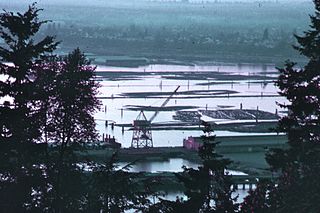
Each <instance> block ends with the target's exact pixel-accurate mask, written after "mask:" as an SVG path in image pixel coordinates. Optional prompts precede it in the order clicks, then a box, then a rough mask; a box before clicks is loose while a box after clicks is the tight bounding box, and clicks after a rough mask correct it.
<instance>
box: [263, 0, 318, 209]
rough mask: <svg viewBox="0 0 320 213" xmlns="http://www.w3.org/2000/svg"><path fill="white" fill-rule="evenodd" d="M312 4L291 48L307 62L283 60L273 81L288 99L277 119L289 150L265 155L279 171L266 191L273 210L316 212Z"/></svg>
mask: <svg viewBox="0 0 320 213" xmlns="http://www.w3.org/2000/svg"><path fill="white" fill-rule="evenodd" d="M314 4H315V9H316V12H315V15H313V16H310V18H311V25H310V27H311V29H310V30H308V31H306V32H305V33H304V35H303V36H296V38H297V41H298V43H299V45H298V46H296V47H295V49H297V50H298V51H299V52H300V54H301V55H303V56H305V57H307V58H308V59H309V61H308V63H307V64H306V65H305V66H304V67H303V68H301V69H300V68H295V65H296V64H295V63H293V62H290V61H287V62H286V64H285V67H284V68H281V69H279V71H280V76H279V79H278V81H277V83H276V84H277V85H278V87H279V89H280V91H281V92H280V94H281V95H282V96H284V97H286V98H287V99H288V100H289V102H290V103H289V104H281V105H280V106H282V107H284V108H287V109H288V111H289V112H288V115H287V116H285V117H284V118H282V119H281V120H280V122H279V130H280V131H283V132H286V133H287V135H288V144H289V149H288V150H273V151H272V152H271V153H269V154H268V155H267V161H268V163H269V164H270V165H271V167H272V168H273V169H274V170H280V171H281V177H280V183H279V186H278V187H277V188H276V189H275V190H273V191H272V193H270V197H271V198H272V199H273V201H274V202H272V203H271V204H270V208H271V209H272V211H273V212H320V203H319V200H320V193H319V191H320V187H319V184H318V178H317V177H318V176H319V174H320V86H319V85H320V42H319V37H320V1H319V0H314ZM275 198H276V199H275Z"/></svg>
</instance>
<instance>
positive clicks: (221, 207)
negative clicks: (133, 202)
mask: <svg viewBox="0 0 320 213" xmlns="http://www.w3.org/2000/svg"><path fill="white" fill-rule="evenodd" d="M203 124H204V130H203V131H204V133H205V135H203V136H201V140H202V141H203V145H202V146H201V148H200V149H199V156H200V158H201V159H202V165H201V166H199V167H198V169H193V168H186V167H184V171H183V173H182V174H177V178H178V179H179V180H180V181H181V182H182V183H183V184H184V186H185V189H186V190H185V192H184V194H185V195H186V196H187V200H186V201H183V200H180V199H177V201H176V202H172V201H166V200H161V202H160V203H158V204H157V205H156V206H154V207H153V208H154V209H152V211H151V212H155V209H156V210H158V211H159V212H190V213H191V212H192V213H193V212H215V213H234V212H237V209H238V204H235V201H236V199H237V197H232V192H233V190H232V189H231V185H232V181H231V175H228V174H226V173H225V171H226V168H227V166H228V165H229V164H230V163H231V161H230V160H228V159H225V158H222V156H221V155H219V154H217V153H216V151H215V148H216V145H217V142H215V141H214V140H215V136H214V135H212V128H211V126H210V124H208V123H206V122H204V123H203Z"/></svg>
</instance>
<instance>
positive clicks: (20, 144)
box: [0, 4, 58, 212]
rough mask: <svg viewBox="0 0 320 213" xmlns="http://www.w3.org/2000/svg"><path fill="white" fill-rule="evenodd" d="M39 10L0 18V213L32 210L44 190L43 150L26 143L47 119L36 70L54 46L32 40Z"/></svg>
mask: <svg viewBox="0 0 320 213" xmlns="http://www.w3.org/2000/svg"><path fill="white" fill-rule="evenodd" d="M39 11H40V10H39V9H37V8H36V5H35V4H33V5H31V6H29V8H28V10H27V11H26V12H25V13H12V12H6V11H4V12H3V13H1V14H0V37H1V39H3V41H4V44H3V45H2V46H1V47H0V61H1V62H0V75H2V80H0V98H5V99H7V101H6V102H4V103H0V156H1V159H0V161H1V164H0V176H1V181H0V200H1V202H0V212H24V211H26V210H30V211H32V209H33V206H35V205H37V197H38V192H39V191H46V189H47V188H48V186H47V185H46V181H45V179H44V175H43V169H42V168H40V166H39V164H38V163H39V159H40V158H43V156H44V155H45V151H46V146H42V145H36V144H35V143H30V142H34V141H35V140H38V139H39V138H40V137H41V131H40V127H41V126H42V125H43V124H44V123H45V114H46V113H45V108H43V94H44V92H43V91H42V90H41V88H39V87H38V85H37V81H38V75H37V74H38V73H37V69H36V67H37V66H38V65H39V64H40V63H41V62H42V61H43V60H45V59H46V58H48V57H49V56H48V54H50V53H51V52H52V51H53V50H54V49H55V48H56V46H57V44H58V43H57V42H54V38H53V37H48V36H47V37H44V38H43V39H40V38H38V39H35V36H36V35H37V34H38V32H39V29H40V27H41V26H42V25H43V24H44V23H46V21H39V20H38V13H39ZM35 40H37V41H38V42H35Z"/></svg>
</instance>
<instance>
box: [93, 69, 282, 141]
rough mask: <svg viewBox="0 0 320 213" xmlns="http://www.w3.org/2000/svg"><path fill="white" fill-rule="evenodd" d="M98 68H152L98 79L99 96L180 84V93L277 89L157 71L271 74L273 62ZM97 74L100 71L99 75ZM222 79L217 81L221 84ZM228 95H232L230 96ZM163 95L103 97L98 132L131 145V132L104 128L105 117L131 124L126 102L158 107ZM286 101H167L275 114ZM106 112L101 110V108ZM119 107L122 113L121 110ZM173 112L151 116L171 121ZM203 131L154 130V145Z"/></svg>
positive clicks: (273, 91) (271, 91)
mask: <svg viewBox="0 0 320 213" xmlns="http://www.w3.org/2000/svg"><path fill="white" fill-rule="evenodd" d="M97 70H98V71H118V72H121V71H133V72H141V73H143V72H145V71H152V72H153V74H152V75H148V76H145V77H144V78H142V79H137V80H120V81H114V80H113V81H112V80H106V79H104V80H103V81H101V82H100V83H101V86H102V87H101V88H100V97H109V98H110V97H111V96H113V97H120V95H121V94H122V93H128V92H172V91H174V89H175V88H176V87H177V86H178V85H180V86H181V87H180V89H179V92H182V91H189V90H208V89H210V90H234V91H237V92H239V93H238V94H235V95H260V94H261V93H263V94H269V95H276V94H277V88H276V87H275V86H274V84H273V83H268V84H266V85H262V84H261V83H253V82H250V81H247V80H241V81H236V80H234V81H233V82H232V83H230V81H228V82H226V83H224V84H215V85H210V86H207V85H205V86H202V85H198V84H199V83H208V82H213V81H214V82H219V81H217V80H213V79H208V80H207V79H206V80H188V79H185V80H184V79H183V80H171V79H165V78H162V77H161V74H160V73H158V72H160V71H176V72H194V71H219V72H224V73H226V75H235V74H241V75H254V74H255V75H256V74H259V75H261V76H262V77H261V78H263V76H274V75H275V74H274V72H276V70H275V68H274V66H272V65H265V66H262V65H250V64H249V65H230V64H227V65H219V66H218V65H214V66H176V65H149V66H145V67H139V68H119V67H103V66H100V67H98V68H97ZM98 75H99V74H98ZM221 82H223V81H220V83H221ZM230 96H231V95H230ZM165 98H166V97H164V98H163V99H154V98H119V99H118V98H116V99H103V100H102V104H103V107H102V111H100V112H97V113H96V114H95V118H96V120H97V129H98V130H99V132H100V134H102V133H104V134H110V135H112V136H115V138H116V139H117V140H118V141H119V142H120V143H121V144H122V146H123V147H129V146H130V145H131V138H132V131H130V130H128V128H125V131H124V133H122V131H121V128H119V127H115V128H114V130H112V129H111V128H110V127H105V120H111V121H114V122H115V123H117V124H124V123H132V121H133V120H134V119H136V117H137V115H138V114H139V112H138V111H130V110H126V109H125V106H126V105H142V106H160V105H161V104H162V103H163V102H164V100H165ZM285 101H286V100H285V99H284V98H282V97H263V96H262V97H248V98H243V97H233V98H232V97H229V98H228V97H225V98H197V99H188V98H187V97H186V98H179V99H176V98H175V96H174V97H173V98H172V99H171V100H170V101H169V102H168V104H167V106H196V107H198V108H199V109H205V108H206V107H207V108H208V109H219V106H221V105H227V106H231V108H230V109H236V108H239V106H240V103H242V105H243V108H244V109H256V108H257V107H259V109H260V110H264V111H268V112H272V113H274V112H275V111H276V109H277V110H278V111H280V110H281V109H280V108H279V107H278V106H277V105H276V102H280V103H283V102H285ZM105 107H106V109H107V111H104V109H105ZM121 109H124V110H123V113H121ZM153 113H154V112H145V114H146V117H147V118H150V117H151V116H152V115H153ZM174 114H175V112H160V113H159V115H158V116H157V117H156V118H155V119H154V121H153V122H154V123H161V122H170V121H174V120H173V118H172V116H173V115H174ZM201 134H202V131H185V130H184V131H182V130H165V131H153V132H152V136H153V143H154V146H181V145H182V141H183V139H184V138H186V137H188V136H199V135H201ZM215 134H216V135H218V136H220V135H241V134H246V135H247V134H248V133H235V132H228V131H216V132H215Z"/></svg>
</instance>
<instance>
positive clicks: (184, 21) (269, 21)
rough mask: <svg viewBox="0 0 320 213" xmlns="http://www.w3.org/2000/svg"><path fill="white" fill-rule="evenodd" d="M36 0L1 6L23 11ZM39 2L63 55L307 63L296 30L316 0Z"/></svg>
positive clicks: (100, 60) (45, 30)
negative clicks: (298, 47)
mask: <svg viewBox="0 0 320 213" xmlns="http://www.w3.org/2000/svg"><path fill="white" fill-rule="evenodd" d="M32 2H33V1H29V0H28V1H23V2H21V1H18V0H13V1H10V2H7V1H6V2H3V1H0V6H1V7H2V8H6V9H7V10H12V11H23V10H25V9H26V8H27V5H28V4H31V3H32ZM38 6H39V7H40V8H43V9H44V12H42V13H41V14H40V18H41V19H44V20H52V22H49V23H47V24H46V25H44V26H43V27H42V28H41V33H40V36H44V35H55V36H56V37H57V39H58V40H60V41H62V43H61V44H60V45H59V47H58V50H57V52H58V53H59V54H64V53H66V52H69V51H70V50H71V49H73V48H75V47H79V48H81V49H82V50H83V51H84V52H85V53H86V54H88V55H90V57H91V60H93V61H94V63H95V64H107V60H108V59H110V58H112V60H120V59H123V58H125V59H127V58H130V59H132V58H134V59H136V60H138V61H139V62H138V64H134V65H143V64H148V63H151V62H150V61H153V62H159V61H161V60H162V61H163V60H167V59H170V60H176V61H182V62H183V63H193V62H199V61H228V62H239V61H241V62H250V63H260V62H261V63H264V62H268V63H280V62H283V61H284V60H286V59H288V58H293V59H295V61H297V62H302V63H303V62H304V60H305V59H304V58H302V57H301V56H300V55H299V54H297V53H296V52H295V51H294V50H293V49H292V45H295V42H296V41H295V38H294V36H293V35H294V34H301V33H302V32H303V31H304V30H305V29H306V27H307V26H308V15H309V14H311V13H312V1H311V0H310V1H304V0H294V1H293V0H290V1H289V0H270V1H256V0H207V1H202V0H201V1H200V0H189V1H188V0H181V1H180V0H176V1H173V0H131V1H128V0H112V1H109V0H93V1H90V2H88V1H84V0H80V1H75V0H67V1H62V0H55V1H49V0H40V1H38ZM0 42H1V41H0ZM117 56H119V57H117ZM112 65H114V64H112ZM120 65H123V64H120Z"/></svg>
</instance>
